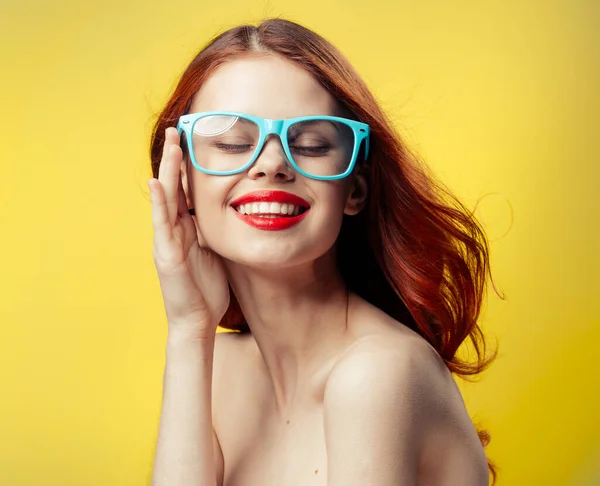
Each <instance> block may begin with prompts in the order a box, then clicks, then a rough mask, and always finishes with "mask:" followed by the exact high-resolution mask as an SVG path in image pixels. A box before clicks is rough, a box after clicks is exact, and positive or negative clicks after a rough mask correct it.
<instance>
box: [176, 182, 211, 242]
mask: <svg viewBox="0 0 600 486" xmlns="http://www.w3.org/2000/svg"><path fill="white" fill-rule="evenodd" d="M178 190H179V197H178V199H179V201H178V215H179V217H180V218H181V221H182V222H183V224H184V225H185V229H186V233H187V232H188V231H190V232H192V233H195V234H196V239H197V240H198V244H199V245H200V246H201V247H204V246H205V242H204V239H203V238H202V235H201V233H200V228H199V227H198V220H197V219H196V216H192V215H190V213H189V210H188V207H187V202H186V197H185V192H184V190H183V181H182V180H181V178H180V179H179V188H178Z"/></svg>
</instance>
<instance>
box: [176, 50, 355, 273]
mask: <svg viewBox="0 0 600 486" xmlns="http://www.w3.org/2000/svg"><path fill="white" fill-rule="evenodd" d="M207 111H230V112H238V113H244V114H248V115H253V116H258V117H263V118H270V119H285V118H293V117H299V116H306V115H332V116H345V114H344V113H343V111H342V110H341V108H340V107H339V105H338V103H337V102H336V100H335V99H334V98H333V97H332V96H331V94H329V92H327V90H325V89H324V88H323V87H322V86H321V84H320V83H319V82H317V81H316V80H315V79H314V78H313V77H312V76H311V75H310V74H309V73H308V72H306V71H304V70H303V69H302V68H300V67H298V66H296V65H294V64H293V63H291V62H290V61H287V60H285V59H283V58H281V57H280V56H277V55H273V54H261V55H252V56H246V57H242V58H238V59H235V60H232V61H229V62H226V63H225V64H223V65H222V66H220V67H219V68H218V69H217V70H216V71H215V72H214V73H213V74H212V75H211V76H210V77H209V79H208V80H207V81H206V83H205V84H204V86H203V87H202V89H201V90H200V91H199V92H198V93H197V94H196V96H195V97H194V100H193V103H192V106H191V109H190V113H198V112H207ZM183 172H184V178H185V179H186V180H185V181H184V187H188V186H187V184H189V187H190V188H191V191H190V196H189V197H190V199H191V200H190V201H189V204H191V205H193V207H194V209H195V212H196V218H197V221H198V226H199V228H200V231H201V233H202V236H203V238H204V240H205V241H206V243H207V244H208V246H209V247H210V248H211V249H212V250H213V251H215V252H216V253H217V254H219V255H221V256H222V257H224V258H226V259H227V260H231V261H234V262H237V263H240V264H243V265H247V266H250V267H259V268H262V269H275V268H285V267H291V266H296V265H301V264H304V263H309V262H313V261H315V260H317V259H318V258H319V257H321V256H323V255H324V254H326V253H327V252H328V251H329V250H330V249H331V248H332V246H333V245H334V243H335V241H336V238H337V236H338V233H339V231H340V227H341V223H342V217H343V215H344V214H356V213H357V212H358V211H360V209H361V208H362V205H363V202H364V199H365V197H366V182H365V179H364V178H363V177H362V176H359V175H356V174H354V175H351V176H349V177H347V178H345V179H341V180H335V181H319V180H314V179H310V178H307V177H304V176H303V175H301V174H299V173H298V172H296V171H295V170H294V168H293V167H292V166H291V165H290V163H289V162H288V161H287V158H286V156H285V153H284V151H283V147H282V145H281V141H280V140H279V138H278V137H277V136H273V135H271V136H269V137H268V138H267V140H266V142H265V145H264V147H263V148H262V151H261V152H260V154H259V156H258V158H257V159H256V161H255V163H254V164H253V165H252V166H251V167H250V168H249V169H248V170H246V171H245V172H241V173H239V174H234V175H229V176H216V175H208V174H205V173H203V172H200V171H199V170H196V169H195V168H194V167H193V166H192V165H191V163H190V162H189V161H188V160H186V163H185V164H184V168H183ZM260 191H267V192H266V193H261V192H260ZM268 191H283V192H284V193H287V194H289V195H291V196H286V195H285V194H284V195H283V197H284V199H287V198H288V197H289V198H292V196H298V197H300V198H302V199H303V200H304V201H306V203H308V205H309V207H308V208H306V209H307V210H306V211H305V214H304V215H303V217H302V218H299V219H300V221H299V222H297V223H296V224H293V225H291V226H289V227H285V226H286V224H285V222H284V224H283V225H282V226H283V229H275V230H274V229H273V225H269V224H268V223H266V221H267V220H266V219H265V220H261V221H258V223H259V224H258V225H257V224H252V223H251V222H249V221H250V219H252V218H247V217H246V218H245V217H240V216H241V215H240V211H242V212H243V211H245V207H242V208H240V207H239V206H238V204H236V203H235V202H236V200H238V199H239V198H240V197H242V196H246V195H252V194H253V193H254V194H256V193H257V192H258V194H259V195H260V194H266V195H265V196H260V197H264V202H266V203H269V204H270V203H271V202H275V201H277V198H276V197H271V196H269V195H268ZM279 196H282V194H281V193H279ZM290 200H291V199H290ZM279 203H280V204H282V203H281V202H279ZM256 204H259V207H260V201H258V202H256ZM263 207H265V206H263ZM269 207H270V206H269ZM275 207H278V206H275ZM288 207H291V206H290V205H289V204H288ZM270 210H272V208H271V207H270ZM258 217H261V216H258ZM262 221H265V223H266V224H265V225H264V226H265V227H266V228H269V229H265V227H261V224H260V223H261V222H262ZM279 221H280V222H281V220H279ZM255 222H256V219H255ZM280 226H281V225H280Z"/></svg>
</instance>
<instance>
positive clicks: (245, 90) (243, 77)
mask: <svg viewBox="0 0 600 486" xmlns="http://www.w3.org/2000/svg"><path fill="white" fill-rule="evenodd" d="M190 111H191V112H192V113H198V112H203V111H235V112H240V113H246V114H249V115H254V116H260V117H263V118H273V119H282V118H292V117H296V116H307V115H334V116H343V115H342V110H341V107H340V106H339V103H338V102H337V101H336V99H335V98H334V97H333V96H332V95H331V94H330V93H329V92H328V91H327V90H326V89H325V88H324V87H323V86H322V85H321V84H320V83H319V82H318V81H317V80H316V79H315V78H314V77H313V76H312V75H311V74H310V73H308V72H307V71H305V70H304V69H302V68H301V67H299V66H297V65H296V64H294V63H292V62H291V61H288V60H286V59H284V58H282V57H280V56H278V55H275V54H261V55H251V56H244V57H241V58H237V59H234V60H230V61H227V62H226V63H224V64H223V65H221V66H219V68H217V70H216V71H215V72H213V73H212V74H211V75H210V76H209V78H208V79H207V81H206V82H205V84H204V85H203V86H202V88H201V89H200V90H199V91H198V93H196V95H195V97H194V99H193V102H192V106H191V110H190Z"/></svg>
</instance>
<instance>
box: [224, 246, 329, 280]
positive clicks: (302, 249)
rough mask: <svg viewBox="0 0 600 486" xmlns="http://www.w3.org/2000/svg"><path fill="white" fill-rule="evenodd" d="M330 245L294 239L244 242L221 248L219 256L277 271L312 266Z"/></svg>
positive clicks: (268, 270)
mask: <svg viewBox="0 0 600 486" xmlns="http://www.w3.org/2000/svg"><path fill="white" fill-rule="evenodd" d="M333 244H334V242H331V245H323V243H322V242H320V243H319V244H318V245H315V244H314V242H313V244H312V245H311V244H308V242H306V241H305V242H300V241H296V242H294V243H291V242H290V243H286V244H283V242H281V241H280V242H277V241H270V242H263V243H262V244H259V243H258V242H256V243H255V244H252V245H251V244H246V245H245V246H244V247H243V248H239V247H238V248H235V249H234V248H228V249H223V250H224V251H223V253H221V256H222V257H223V258H225V259H226V260H228V261H229V262H231V263H232V264H238V265H242V266H244V267H248V268H251V269H255V270H257V271H264V272H279V271H286V270H291V269H293V268H298V267H303V266H307V265H310V266H313V265H314V264H315V262H317V261H318V260H321V259H323V258H324V257H325V255H327V254H329V253H330V251H331V250H332V247H333Z"/></svg>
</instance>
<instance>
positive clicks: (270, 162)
mask: <svg viewBox="0 0 600 486" xmlns="http://www.w3.org/2000/svg"><path fill="white" fill-rule="evenodd" d="M248 177H250V178H251V179H259V178H261V177H266V178H267V180H268V181H269V182H287V181H290V180H293V179H294V178H295V177H296V175H295V172H294V168H293V167H292V165H291V164H290V163H289V161H288V159H287V157H286V155H285V152H284V151H283V146H282V145H281V140H280V139H279V137H278V136H277V135H274V134H271V135H269V136H268V137H267V139H266V141H265V144H264V145H263V147H262V149H261V151H260V153H259V154H258V157H257V159H256V160H255V161H254V164H252V167H250V170H249V171H248Z"/></svg>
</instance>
